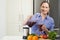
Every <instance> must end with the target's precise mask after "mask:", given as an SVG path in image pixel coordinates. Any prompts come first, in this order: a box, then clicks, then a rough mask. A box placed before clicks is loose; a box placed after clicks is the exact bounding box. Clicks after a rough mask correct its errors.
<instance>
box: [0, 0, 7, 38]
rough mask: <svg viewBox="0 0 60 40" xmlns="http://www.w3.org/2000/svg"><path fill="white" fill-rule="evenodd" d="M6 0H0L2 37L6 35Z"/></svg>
mask: <svg viewBox="0 0 60 40" xmlns="http://www.w3.org/2000/svg"><path fill="white" fill-rule="evenodd" d="M6 20H7V18H6V0H0V38H2V37H3V36H5V35H6V26H7V25H6V24H7V23H6V22H7V21H6Z"/></svg>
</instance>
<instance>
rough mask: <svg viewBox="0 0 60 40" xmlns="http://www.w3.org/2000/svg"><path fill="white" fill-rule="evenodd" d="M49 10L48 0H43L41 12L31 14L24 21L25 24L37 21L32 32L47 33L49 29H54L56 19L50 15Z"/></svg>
mask: <svg viewBox="0 0 60 40" xmlns="http://www.w3.org/2000/svg"><path fill="white" fill-rule="evenodd" d="M49 10H50V4H49V3H48V2H47V1H43V2H42V3H41V4H40V13H36V14H34V15H33V16H29V18H27V20H25V21H24V22H25V23H24V24H26V23H28V22H35V24H34V25H32V33H34V34H37V35H41V34H47V33H48V32H49V31H53V29H54V20H53V18H52V17H50V16H49V14H48V13H49Z"/></svg>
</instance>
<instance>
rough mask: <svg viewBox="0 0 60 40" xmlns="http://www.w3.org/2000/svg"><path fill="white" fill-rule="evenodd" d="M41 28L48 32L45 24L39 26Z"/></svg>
mask: <svg viewBox="0 0 60 40" xmlns="http://www.w3.org/2000/svg"><path fill="white" fill-rule="evenodd" d="M41 29H42V30H43V31H45V32H46V33H48V32H49V31H48V29H47V28H46V26H45V25H43V26H42V27H41Z"/></svg>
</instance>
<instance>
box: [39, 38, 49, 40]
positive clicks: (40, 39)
mask: <svg viewBox="0 0 60 40" xmlns="http://www.w3.org/2000/svg"><path fill="white" fill-rule="evenodd" d="M39 40H50V39H42V38H39Z"/></svg>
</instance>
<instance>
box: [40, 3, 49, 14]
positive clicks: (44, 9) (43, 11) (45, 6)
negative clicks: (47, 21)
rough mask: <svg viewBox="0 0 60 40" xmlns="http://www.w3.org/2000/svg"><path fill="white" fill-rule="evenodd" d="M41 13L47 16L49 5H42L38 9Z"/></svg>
mask: <svg viewBox="0 0 60 40" xmlns="http://www.w3.org/2000/svg"><path fill="white" fill-rule="evenodd" d="M40 9H41V13H43V14H47V13H48V12H49V4H48V3H43V4H42V5H41V7H40Z"/></svg>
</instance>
